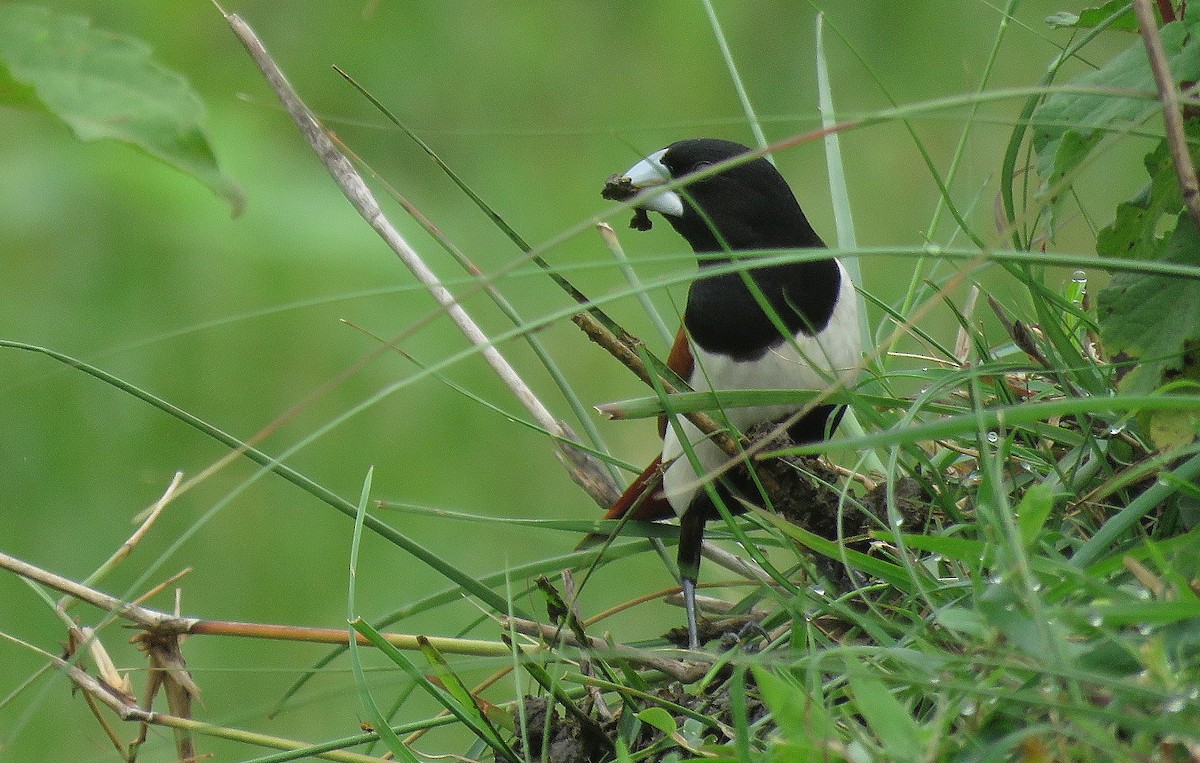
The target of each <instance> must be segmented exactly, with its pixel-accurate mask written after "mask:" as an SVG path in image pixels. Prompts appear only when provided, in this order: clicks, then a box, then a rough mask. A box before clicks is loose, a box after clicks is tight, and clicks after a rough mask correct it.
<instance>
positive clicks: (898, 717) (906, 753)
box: [846, 661, 923, 761]
mask: <svg viewBox="0 0 1200 763" xmlns="http://www.w3.org/2000/svg"><path fill="white" fill-rule="evenodd" d="M846 674H847V676H848V678H849V681H850V691H851V693H853V695H854V704H855V705H856V706H857V707H858V711H859V712H860V713H862V716H863V718H864V719H865V720H866V722H867V725H868V726H870V727H871V731H873V732H875V736H876V737H877V738H878V739H879V744H880V746H881V747H883V748H884V749H885V750H887V755H888V760H895V761H907V760H914V761H915V760H922V759H923V756H922V754H921V752H922V745H921V733H920V728H919V727H918V726H917V722H916V721H914V720H913V718H912V716H911V715H910V714H909V712H908V711H907V710H905V709H904V706H903V705H901V704H900V702H899V701H898V700H897V699H896V698H895V697H893V696H892V693H891V692H890V691H888V688H887V686H885V685H884V684H883V682H882V681H879V680H877V679H876V678H874V677H872V676H868V675H867V674H866V672H865V671H864V669H863V667H862V666H861V665H857V664H855V663H852V662H849V661H848V662H847V663H846Z"/></svg>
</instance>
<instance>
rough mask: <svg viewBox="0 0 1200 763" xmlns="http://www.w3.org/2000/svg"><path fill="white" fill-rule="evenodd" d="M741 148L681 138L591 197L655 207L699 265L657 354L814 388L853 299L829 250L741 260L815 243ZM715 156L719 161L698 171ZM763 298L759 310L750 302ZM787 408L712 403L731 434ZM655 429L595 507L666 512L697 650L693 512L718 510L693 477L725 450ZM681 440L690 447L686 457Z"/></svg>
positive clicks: (837, 368)
mask: <svg viewBox="0 0 1200 763" xmlns="http://www.w3.org/2000/svg"><path fill="white" fill-rule="evenodd" d="M751 153H752V152H751V150H750V149H749V148H748V147H746V146H744V145H742V144H740V143H736V142H733V141H728V140H722V139H717V138H689V139H685V140H680V141H677V142H675V143H672V144H670V145H668V146H667V147H666V148H663V149H661V150H658V151H655V152H653V153H651V154H649V155H648V156H646V157H645V158H644V159H642V160H641V161H639V162H637V163H636V164H634V165H633V166H632V167H630V168H629V169H628V170H627V171H625V172H623V173H617V174H615V175H613V176H611V177H609V179H608V181H607V182H606V183H605V186H604V190H603V192H602V196H603V197H604V198H606V199H609V200H613V201H622V202H627V203H629V205H630V206H631V207H632V208H633V209H634V210H635V216H634V219H633V221H632V223H631V227H633V228H636V229H638V230H649V229H650V228H651V226H652V224H653V223H652V221H651V219H650V217H649V213H651V212H653V213H656V214H658V215H660V216H661V217H662V218H663V219H665V220H666V221H667V222H668V223H669V224H670V225H671V227H672V228H674V229H675V231H676V232H677V233H678V234H679V235H680V236H682V237H683V239H684V240H685V241H687V243H688V244H689V245H690V246H691V248H692V250H693V251H694V252H695V254H696V255H697V259H698V263H699V272H698V274H697V276H696V278H695V279H694V280H693V281H692V282H691V284H690V286H689V288H688V296H687V303H686V306H685V308H684V311H683V320H682V325H681V326H680V328H679V332H678V333H677V335H676V337H675V342H674V344H673V346H672V347H671V350H670V353H669V354H668V356H667V365H668V367H669V368H670V369H671V370H672V371H674V372H675V373H676V374H678V375H679V377H680V378H681V379H682V380H684V381H685V382H687V384H688V386H690V387H691V388H692V389H693V390H697V391H701V390H740V389H796V390H815V391H826V390H830V389H834V388H839V387H841V386H849V385H853V383H854V382H855V379H856V377H857V374H858V368H859V364H860V363H861V360H862V358H861V355H862V347H861V344H862V343H861V335H860V329H859V321H858V297H857V294H856V292H855V288H854V284H853V283H852V282H851V279H850V275H849V273H848V272H847V270H846V268H845V267H844V266H843V265H842V264H841V263H840V262H839V261H838V260H837V259H836V258H834V257H832V256H828V257H821V258H818V259H813V258H811V257H809V258H797V259H796V260H795V261H780V258H778V257H777V258H776V259H775V260H774V261H773V262H770V263H764V264H762V265H755V264H754V259H755V258H761V257H763V256H765V255H767V254H779V253H780V250H798V249H809V250H812V249H824V248H825V243H824V242H823V241H822V240H821V238H820V236H818V235H817V233H816V232H815V231H814V230H813V228H812V226H811V225H810V224H809V222H808V219H807V217H805V215H804V212H803V210H802V209H801V208H800V204H799V203H798V202H797V201H796V197H795V195H794V194H793V192H792V190H791V187H790V186H789V185H788V183H787V181H786V180H785V179H784V178H783V176H782V175H781V174H780V173H779V171H778V170H777V169H776V168H775V166H774V165H773V164H772V163H771V162H770V161H768V160H767V159H766V158H764V157H763V156H761V155H756V156H748V157H747V158H746V159H745V160H744V161H734V160H735V159H737V158H738V157H741V156H743V155H748V154H751ZM727 162H728V165H726V163H727ZM716 165H721V166H720V167H717V168H716V169H710V168H712V167H714V166H716ZM734 261H736V262H745V263H747V264H746V267H745V269H744V271H742V270H732V271H731V270H729V269H728V268H726V269H723V270H722V269H720V266H722V265H728V264H729V263H731V262H734ZM714 271H715V272H714ZM747 279H748V280H749V281H751V282H753V285H754V288H751V286H750V285H748V284H747ZM763 303H765V304H766V305H767V306H768V308H769V309H767V310H764V308H763ZM801 408H802V406H800V405H799V404H796V405H769V406H755V407H744V408H731V409H728V410H727V411H726V412H725V413H726V417H727V420H728V422H729V423H730V424H731V425H732V426H733V427H735V428H736V429H737V430H738V431H739V432H745V431H747V430H748V429H749V428H751V427H753V426H755V425H757V424H762V423H765V422H771V421H776V420H778V419H781V418H784V417H786V416H788V415H790V414H795V413H796V412H797V411H799V410H801ZM843 412H844V408H842V407H839V406H836V405H831V404H819V405H816V406H813V407H812V408H811V410H808V411H807V412H806V413H805V414H804V415H803V416H801V417H800V418H799V419H798V420H796V421H795V422H793V423H791V425H790V426H789V427H788V434H789V436H790V437H791V439H792V441H793V442H795V443H797V444H801V443H812V442H818V441H821V440H823V439H824V438H826V437H828V436H829V435H830V434H832V432H833V430H834V429H836V427H837V425H838V423H839V422H840V420H841V416H842V413H843ZM659 434H660V436H661V437H662V438H663V446H662V452H661V455H659V456H658V457H657V458H656V459H654V461H653V462H652V463H651V464H650V465H649V466H648V467H647V468H646V469H645V470H644V471H643V472H642V473H641V474H640V475H639V476H638V477H637V478H635V479H634V480H633V481H632V482H631V483H630V485H629V487H628V488H627V489H626V490H625V491H624V493H623V494H622V495H621V497H620V498H619V499H618V500H617V501H616V503H614V504H613V505H612V507H611V508H610V509H609V510H608V512H607V513H606V514H605V516H604V518H605V519H622V518H628V519H631V520H645V521H651V520H662V519H669V518H672V517H678V518H679V527H680V534H679V546H678V558H677V565H678V569H679V578H680V582H681V586H682V591H683V597H684V608H685V610H686V613H687V632H688V648H689V649H698V648H699V646H700V644H699V633H698V628H697V624H696V581H697V579H698V577H699V572H700V550H701V545H702V543H703V537H704V526H705V523H706V522H707V521H708V520H710V519H713V518H716V517H719V516H720V512H719V511H718V509H717V507H716V505H715V504H714V502H713V499H712V497H711V495H710V494H709V492H708V490H707V489H706V488H705V487H704V483H703V477H702V475H704V474H714V473H717V470H720V469H722V468H723V467H724V466H725V465H727V463H728V461H729V456H728V455H727V454H726V453H725V452H724V451H722V450H721V449H720V448H719V447H717V445H716V444H714V443H713V442H712V440H711V438H708V437H706V436H705V435H703V434H702V433H701V432H700V430H699V429H697V428H696V426H695V425H693V424H692V423H691V422H690V421H688V420H687V419H685V418H683V417H678V418H677V419H676V420H675V421H674V422H671V423H670V425H668V421H667V419H666V417H663V418H660V420H659ZM681 438H682V439H681ZM684 440H686V441H687V442H688V443H690V445H691V448H690V449H691V451H692V454H693V455H694V457H695V464H693V461H692V456H691V455H689V453H688V452H687V451H688V449H687V448H685V447H684V445H683V442H684ZM697 466H698V467H699V469H698V470H697V468H695V467H697ZM731 484H732V487H733V489H735V490H736V491H737V492H739V493H740V494H741V495H743V496H744V497H752V496H755V495H757V492H758V491H757V490H756V489H755V487H754V484H753V483H752V482H750V480H749V479H747V478H746V477H745V476H742V477H741V478H739V477H738V476H737V472H730V473H729V474H728V475H726V477H725V478H724V479H723V480H722V481H721V482H719V483H716V485H717V489H718V490H719V493H720V495H721V497H722V499H723V501H724V503H725V506H726V507H727V509H728V510H729V511H730V512H732V513H739V511H740V510H744V507H743V504H742V503H740V502H739V501H736V500H732V495H733V494H732V493H731V492H730V485H731Z"/></svg>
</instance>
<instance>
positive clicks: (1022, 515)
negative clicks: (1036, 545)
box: [1017, 482, 1054, 547]
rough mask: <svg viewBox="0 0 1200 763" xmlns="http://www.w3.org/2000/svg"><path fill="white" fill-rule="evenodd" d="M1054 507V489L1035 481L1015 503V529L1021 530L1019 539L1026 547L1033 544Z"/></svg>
mask: <svg viewBox="0 0 1200 763" xmlns="http://www.w3.org/2000/svg"><path fill="white" fill-rule="evenodd" d="M1053 508H1054V491H1053V490H1051V489H1050V488H1049V487H1047V486H1046V485H1043V484H1041V483H1040V482H1039V483H1036V484H1034V485H1030V487H1029V489H1028V490H1026V491H1025V495H1024V496H1023V497H1022V498H1021V502H1020V503H1019V504H1017V529H1019V530H1020V531H1021V541H1022V542H1023V543H1024V544H1025V546H1026V547H1029V546H1030V545H1032V544H1033V542H1034V541H1035V540H1037V537H1038V535H1039V534H1041V532H1042V526H1043V525H1045V524H1046V518H1047V517H1049V516H1050V510H1051V509H1053Z"/></svg>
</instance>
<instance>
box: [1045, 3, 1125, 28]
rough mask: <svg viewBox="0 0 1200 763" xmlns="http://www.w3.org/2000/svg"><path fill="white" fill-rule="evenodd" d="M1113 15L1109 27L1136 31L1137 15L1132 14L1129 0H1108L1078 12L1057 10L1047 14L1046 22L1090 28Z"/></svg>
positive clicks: (1054, 25)
mask: <svg viewBox="0 0 1200 763" xmlns="http://www.w3.org/2000/svg"><path fill="white" fill-rule="evenodd" d="M1114 15H1115V16H1116V17H1117V18H1116V19H1115V20H1114V21H1113V22H1112V23H1111V24H1109V25H1108V28H1109V29H1118V30H1120V31H1122V32H1136V31H1137V28H1138V24H1137V16H1136V15H1134V13H1133V8H1132V7H1131V6H1130V4H1129V0H1109V1H1108V2H1107V3H1105V4H1104V5H1100V6H1097V7H1095V8H1084V9H1083V10H1082V11H1080V12H1079V13H1071V12H1070V11H1059V12H1058V13H1052V14H1050V15H1049V16H1047V17H1046V23H1047V24H1049V25H1050V26H1052V27H1057V28H1063V27H1068V28H1074V29H1092V28H1094V27H1098V26H1100V25H1101V24H1103V23H1104V22H1105V21H1107V20H1108V19H1109V18H1111V17H1113V16H1114Z"/></svg>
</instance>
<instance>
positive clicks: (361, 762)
mask: <svg viewBox="0 0 1200 763" xmlns="http://www.w3.org/2000/svg"><path fill="white" fill-rule="evenodd" d="M0 638H6V639H8V640H10V641H13V642H15V643H18V644H20V645H21V646H24V647H25V648H27V649H30V650H33V651H34V652H36V653H37V654H39V655H40V656H41V657H43V658H44V659H46V660H47V661H48V662H49V663H50V664H52V665H53V666H54V667H56V668H58V669H59V670H61V671H62V672H63V673H64V674H65V675H66V676H67V678H68V679H70V681H71V682H72V683H74V684H75V686H77V687H78V688H79V689H80V690H81V691H82V692H84V693H85V694H86V695H87V696H89V697H92V698H94V699H96V700H97V701H99V702H101V703H102V704H104V705H106V706H107V707H108V708H109V709H110V710H112V711H113V712H114V713H116V714H117V717H118V718H120V719H121V720H123V721H139V722H141V723H146V724H151V725H156V726H166V727H169V728H172V729H185V730H188V731H191V732H195V733H199V734H204V735H205V736H211V737H217V738H220V739H228V740H233V741H237V742H244V743H246V744H254V745H259V746H261V747H267V748H269V749H274V750H303V749H307V748H309V747H312V746H313V745H311V744H308V743H306V742H298V741H296V740H294V739H285V738H283V737H277V736H271V735H268V734H257V733H255V732H252V731H243V730H241V729H234V728H229V727H225V726H214V725H212V724H209V723H204V722H203V721H197V720H193V719H191V718H183V717H180V716H177V715H170V714H168V713H158V712H155V711H153V710H146V709H144V708H141V707H138V705H137V704H136V703H134V702H130V701H128V700H127V699H126V698H124V697H122V696H121V695H120V693H119V692H117V691H114V690H113V688H112V687H110V686H108V684H106V683H105V682H104V681H102V680H100V679H98V678H95V677H93V676H91V675H89V674H88V672H87V671H85V670H83V669H82V668H80V667H79V666H78V665H73V664H71V662H69V661H68V660H64V659H63V658H61V657H59V656H57V655H54V654H50V653H49V652H47V651H45V650H43V649H38V648H37V647H35V646H33V645H32V644H28V643H25V642H23V641H20V640H18V639H15V638H13V637H12V636H9V635H8V634H6V633H0ZM313 755H314V756H315V757H318V758H322V759H325V760H334V761H341V763H383V761H384V760H385V759H384V758H378V757H372V756H370V755H362V754H359V753H355V752H346V751H342V750H329V751H325V752H315V753H313Z"/></svg>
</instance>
